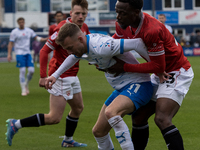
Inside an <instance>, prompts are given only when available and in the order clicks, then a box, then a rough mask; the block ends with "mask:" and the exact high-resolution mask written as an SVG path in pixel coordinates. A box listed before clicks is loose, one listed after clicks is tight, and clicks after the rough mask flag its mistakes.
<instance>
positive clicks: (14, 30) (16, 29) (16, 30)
mask: <svg viewBox="0 0 200 150" xmlns="http://www.w3.org/2000/svg"><path fill="white" fill-rule="evenodd" d="M18 31H19V28H14V29H12V31H11V33H14V32H18Z"/></svg>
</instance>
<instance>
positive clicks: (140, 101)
mask: <svg viewBox="0 0 200 150" xmlns="http://www.w3.org/2000/svg"><path fill="white" fill-rule="evenodd" d="M118 95H124V96H127V97H129V98H130V99H131V100H132V101H133V103H134V105H135V108H136V110H137V109H139V108H140V107H141V106H144V105H146V104H147V103H148V102H149V101H150V100H151V97H152V95H153V86H152V83H151V82H150V81H149V82H142V83H131V84H128V85H126V86H125V87H123V88H122V89H120V90H115V91H113V92H112V94H111V95H110V96H109V97H108V99H107V100H106V101H105V105H106V106H108V105H110V103H111V102H112V101H113V100H114V99H115V98H116V97H117V96H118Z"/></svg>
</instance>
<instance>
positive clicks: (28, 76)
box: [26, 54, 35, 94]
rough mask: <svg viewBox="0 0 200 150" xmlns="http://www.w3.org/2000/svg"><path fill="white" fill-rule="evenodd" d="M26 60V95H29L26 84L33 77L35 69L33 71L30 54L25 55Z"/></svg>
mask: <svg viewBox="0 0 200 150" xmlns="http://www.w3.org/2000/svg"><path fill="white" fill-rule="evenodd" d="M26 59H27V60H26V62H27V64H26V67H28V73H27V77H26V93H27V94H29V87H28V84H29V82H30V80H31V79H32V77H33V74H34V72H35V69H34V63H33V59H32V57H31V55H30V54H27V55H26Z"/></svg>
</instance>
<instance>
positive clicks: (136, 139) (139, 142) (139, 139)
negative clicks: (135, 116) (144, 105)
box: [132, 124, 149, 150]
mask: <svg viewBox="0 0 200 150" xmlns="http://www.w3.org/2000/svg"><path fill="white" fill-rule="evenodd" d="M148 139H149V125H148V124H146V125H142V126H137V125H133V126H132V141H133V145H134V148H135V150H144V149H145V147H146V146H147V143H148Z"/></svg>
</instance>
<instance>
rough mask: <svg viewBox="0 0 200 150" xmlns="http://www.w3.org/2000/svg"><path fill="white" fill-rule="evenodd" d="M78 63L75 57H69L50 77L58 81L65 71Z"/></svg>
mask: <svg viewBox="0 0 200 150" xmlns="http://www.w3.org/2000/svg"><path fill="white" fill-rule="evenodd" d="M78 61H79V58H77V57H75V56H74V55H69V56H68V57H67V58H66V59H65V60H64V62H63V63H62V65H60V67H59V68H58V69H57V70H56V71H55V72H54V73H53V74H52V75H51V76H53V77H55V78H56V79H58V78H59V77H60V76H61V75H62V74H63V73H64V72H65V71H67V70H68V69H70V68H71V67H72V66H73V65H74V64H75V63H77V62H78Z"/></svg>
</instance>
